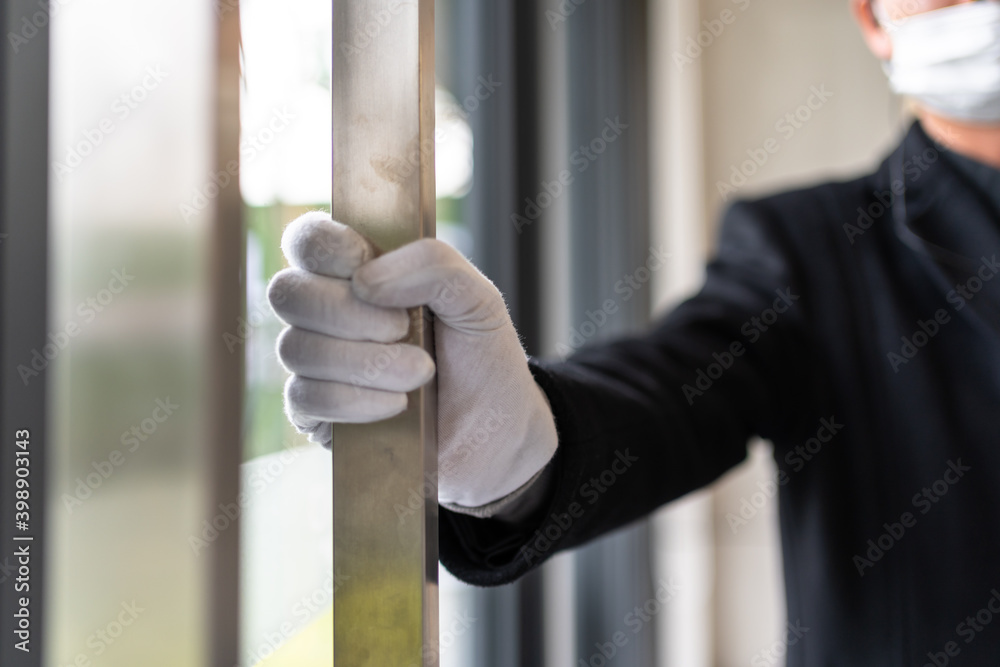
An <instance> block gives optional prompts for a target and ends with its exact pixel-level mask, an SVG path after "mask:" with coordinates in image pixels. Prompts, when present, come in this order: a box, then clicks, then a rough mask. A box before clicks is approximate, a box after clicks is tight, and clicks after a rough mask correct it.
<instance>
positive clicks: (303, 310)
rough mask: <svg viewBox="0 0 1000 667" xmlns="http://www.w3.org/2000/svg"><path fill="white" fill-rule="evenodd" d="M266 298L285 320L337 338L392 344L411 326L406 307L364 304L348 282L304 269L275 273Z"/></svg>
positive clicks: (302, 327)
mask: <svg viewBox="0 0 1000 667" xmlns="http://www.w3.org/2000/svg"><path fill="white" fill-rule="evenodd" d="M267 297H268V299H269V300H270V302H271V308H273V309H274V312H275V314H277V316H278V317H280V318H281V319H282V320H284V321H285V322H286V323H288V324H291V325H292V326H295V327H298V328H300V329H308V330H309V331H315V332H316V333H321V334H326V335H328V336H335V337H337V338H347V339H349V340H370V341H376V342H380V343H391V342H394V341H397V340H400V339H402V338H404V337H406V334H407V331H409V327H410V317H409V315H408V314H407V312H406V311H405V310H403V309H399V308H394V309H391V308H382V307H380V306H375V305H372V304H370V303H365V302H364V301H362V300H360V299H358V298H357V297H356V296H354V294H353V292H352V291H351V284H350V282H349V281H347V280H345V279H342V278H328V277H326V276H320V275H316V274H314V273H310V272H309V271H305V270H303V269H283V270H281V271H279V272H278V273H276V274H275V275H274V277H273V278H272V279H271V284H270V285H268V288H267Z"/></svg>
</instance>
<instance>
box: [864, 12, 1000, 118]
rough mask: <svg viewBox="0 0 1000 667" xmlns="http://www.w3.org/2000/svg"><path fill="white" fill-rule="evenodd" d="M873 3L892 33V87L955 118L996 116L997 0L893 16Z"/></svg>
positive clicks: (999, 88) (999, 96) (999, 98)
mask: <svg viewBox="0 0 1000 667" xmlns="http://www.w3.org/2000/svg"><path fill="white" fill-rule="evenodd" d="M880 5H881V2H879V0H875V2H874V5H873V8H874V10H875V16H876V18H877V19H878V21H879V23H881V24H882V26H883V27H884V28H885V30H886V31H887V32H888V33H889V35H890V37H891V39H892V60H891V62H887V63H884V64H883V67H884V69H885V72H886V74H888V75H889V83H890V85H891V86H892V89H893V90H894V91H896V92H897V93H899V94H901V95H907V96H909V97H912V98H914V99H916V100H917V101H918V102H920V103H921V104H923V105H924V106H926V107H927V108H928V109H930V110H932V111H935V112H938V113H940V114H941V115H942V116H946V117H949V118H954V119H956V120H967V121H978V122H986V123H997V122H1000V2H997V1H996V0H979V1H978V2H969V3H964V4H961V5H954V6H951V7H945V8H943V9H935V10H932V11H929V12H924V13H922V14H915V15H914V16H909V17H906V18H903V19H900V20H897V21H892V20H890V19H888V18H886V17H885V16H884V13H883V11H881V6H880Z"/></svg>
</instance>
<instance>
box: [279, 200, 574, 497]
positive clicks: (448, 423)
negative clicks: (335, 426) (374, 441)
mask: <svg viewBox="0 0 1000 667" xmlns="http://www.w3.org/2000/svg"><path fill="white" fill-rule="evenodd" d="M281 247H282V250H284V253H285V256H286V257H287V258H288V261H289V263H290V264H291V265H292V267H293V268H289V269H284V270H283V271H280V272H278V273H277V274H276V275H275V276H274V278H273V279H272V280H271V285H270V287H269V288H268V298H269V299H270V301H271V306H272V308H274V311H275V313H277V315H278V316H279V317H280V318H281V319H282V320H284V321H285V322H287V323H288V324H290V325H291V326H290V327H288V328H286V329H285V330H284V331H283V332H282V333H281V336H280V337H279V338H278V358H279V359H280V360H281V363H282V364H283V365H284V366H285V368H286V369H287V370H288V371H289V372H290V373H293V375H292V377H291V378H289V380H288V383H287V384H286V385H285V404H286V406H285V407H286V412H287V413H288V416H289V419H290V421H291V422H292V424H293V425H294V426H295V427H296V428H297V429H298V430H299V431H301V432H304V433H309V434H310V438H311V439H313V440H315V441H317V442H320V443H322V444H324V445H327V446H329V444H330V442H331V428H330V422H373V421H378V420H380V419H386V418H387V417H392V416H393V415H396V414H399V413H400V412H402V411H403V410H405V409H406V406H407V399H406V392H408V391H412V390H413V389H416V388H417V387H420V386H421V385H423V384H424V383H426V382H427V381H428V380H430V379H431V377H433V375H434V371H435V364H434V360H432V359H431V357H430V355H428V354H427V353H426V352H425V351H424V350H422V349H421V348H419V347H417V346H414V345H408V344H404V343H399V342H397V341H400V340H401V339H403V338H405V337H406V335H407V332H408V330H409V326H410V318H409V316H408V314H407V311H406V308H412V307H415V306H423V305H426V306H428V307H429V308H430V309H431V311H433V313H434V314H435V316H436V317H435V318H434V343H435V354H436V356H437V374H438V383H437V388H438V396H437V405H438V414H437V418H438V423H437V433H438V469H439V478H438V499H439V500H440V502H442V503H443V504H447V505H452V506H460V507H466V508H474V507H480V506H482V505H486V504H488V503H491V502H493V501H495V500H498V499H500V498H503V497H504V496H506V495H508V494H510V493H511V492H513V491H515V490H517V489H518V488H519V487H521V486H522V485H524V484H525V483H526V482H528V481H529V480H531V479H532V478H533V477H534V476H535V475H536V474H537V473H539V471H541V470H542V469H543V468H544V467H545V464H546V463H548V461H549V460H550V459H551V458H552V455H553V454H554V453H555V450H556V444H557V436H556V429H555V421H554V418H553V416H552V410H551V408H550V407H549V403H548V400H547V399H546V397H545V395H544V393H543V392H542V390H541V389H540V388H539V386H538V385H537V384H536V383H535V381H534V378H532V376H531V372H530V371H529V370H528V363H527V357H526V355H525V353H524V350H523V348H522V347H521V342H520V339H519V338H518V335H517V332H516V331H515V330H514V325H513V323H512V322H511V320H510V316H509V315H508V314H507V307H506V305H505V304H504V301H503V297H502V296H501V294H500V292H499V291H498V290H497V288H496V287H495V286H494V285H493V283H491V282H490V281H489V280H488V279H487V278H486V277H485V276H483V274H481V273H480V272H479V271H478V270H477V269H476V268H475V267H474V266H473V265H472V264H470V263H469V262H468V261H467V260H466V259H465V258H464V257H462V255H461V254H459V253H458V252H457V251H456V250H455V249H454V248H452V247H451V246H449V245H447V244H445V243H443V242H441V241H438V240H436V239H423V240H420V241H415V242H413V243H410V244H408V245H405V246H403V247H401V248H399V249H397V250H394V251H392V252H389V253H387V254H385V255H382V256H380V257H377V258H376V255H377V254H378V252H377V251H376V250H375V248H374V247H373V246H372V244H371V243H370V242H369V241H368V240H367V239H365V238H364V237H363V236H361V235H360V234H358V233H357V232H355V231H354V230H352V229H350V228H349V227H347V226H345V225H342V224H340V223H338V222H334V221H333V220H331V219H330V217H329V215H327V214H326V213H322V212H319V211H314V212H311V213H307V214H305V215H303V216H302V217H300V218H298V219H297V220H295V221H294V222H292V223H291V224H290V225H289V226H288V227H287V228H286V229H285V233H284V236H283V237H282V241H281Z"/></svg>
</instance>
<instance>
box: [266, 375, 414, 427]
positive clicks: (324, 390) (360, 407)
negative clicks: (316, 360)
mask: <svg viewBox="0 0 1000 667" xmlns="http://www.w3.org/2000/svg"><path fill="white" fill-rule="evenodd" d="M406 404H407V399H406V394H405V393H403V392H395V391H380V390H378V389H369V388H368V387H360V386H356V385H350V384H344V383H342V382H326V381H323V380H313V379H311V378H305V377H302V376H299V375H292V376H291V377H289V378H288V381H287V382H286V383H285V410H286V412H287V413H288V414H289V417H290V418H293V423H295V421H294V420H298V422H299V423H306V422H307V421H308V420H315V421H316V422H321V421H324V422H340V423H351V424H363V423H368V422H374V421H379V420H381V419H388V418H389V417H392V416H394V415H398V414H399V413H400V412H402V411H403V410H405V409H406ZM293 415H294V417H293Z"/></svg>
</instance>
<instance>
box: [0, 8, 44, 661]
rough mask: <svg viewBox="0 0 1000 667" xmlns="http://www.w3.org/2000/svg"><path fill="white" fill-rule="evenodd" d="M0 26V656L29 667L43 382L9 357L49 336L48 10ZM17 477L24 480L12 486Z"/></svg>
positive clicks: (39, 564)
mask: <svg viewBox="0 0 1000 667" xmlns="http://www.w3.org/2000/svg"><path fill="white" fill-rule="evenodd" d="M38 15H41V18H40V19H39V18H37V17H38ZM0 27H2V28H3V30H2V34H3V35H5V36H6V37H7V39H5V42H6V43H5V44H4V45H3V52H2V54H0V155H2V156H3V157H2V161H0V355H2V359H0V368H2V369H3V378H2V380H0V473H2V477H0V493H2V494H3V496H2V497H0V508H2V509H3V511H2V512H0V521H2V525H0V582H2V583H0V615H2V618H3V620H2V621H0V630H2V635H0V637H2V639H0V664H2V665H4V667H8V666H9V667H29V666H31V667H37V666H38V665H41V664H42V659H43V655H42V641H43V637H44V636H45V635H44V633H43V626H42V623H43V621H44V616H45V608H44V605H43V596H42V593H43V582H44V579H43V574H44V573H43V565H44V558H45V557H46V550H45V548H44V547H45V543H44V541H43V540H44V534H45V531H44V518H45V517H44V515H43V512H42V511H43V506H42V500H43V498H44V497H45V496H44V494H45V489H44V486H43V485H44V483H45V477H46V474H45V473H46V466H45V461H46V457H45V446H46V442H47V441H46V426H47V424H46V381H45V377H44V375H40V376H38V377H33V378H32V380H31V382H29V383H25V382H24V381H23V379H22V376H21V375H20V374H19V369H18V366H19V364H23V363H24V358H25V356H26V355H28V354H30V351H31V350H32V349H37V350H44V349H46V347H45V346H46V344H47V343H49V341H48V340H47V339H46V328H47V311H48V145H49V143H48V118H49V113H48V109H49V97H48V82H49V55H48V51H49V32H48V15H47V13H45V12H39V11H38V6H36V5H35V3H33V2H31V1H30V0H13V1H11V2H6V3H4V5H3V9H2V15H0ZM46 354H48V352H46ZM22 368H23V367H22ZM35 375H38V374H37V373H36V374H35ZM22 453H23V454H22ZM18 457H21V458H26V459H29V461H30V465H29V467H28V468H27V469H28V470H29V474H28V477H26V478H21V477H18V476H17V474H16V471H17V470H18V468H19V467H20V466H19V465H18V464H17V463H16V459H17V458H18ZM19 479H20V480H24V479H26V480H27V482H28V486H27V488H24V487H20V488H18V487H16V486H15V483H16V481H17V480H19ZM15 491H27V495H22V496H21V498H22V499H25V500H26V502H27V503H28V510H27V515H19V516H18V517H17V518H18V519H26V521H25V522H24V523H22V524H16V523H15V512H16V511H19V510H23V507H22V508H17V507H15V502H16V500H17V497H16V496H15ZM22 642H23V643H22Z"/></svg>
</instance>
